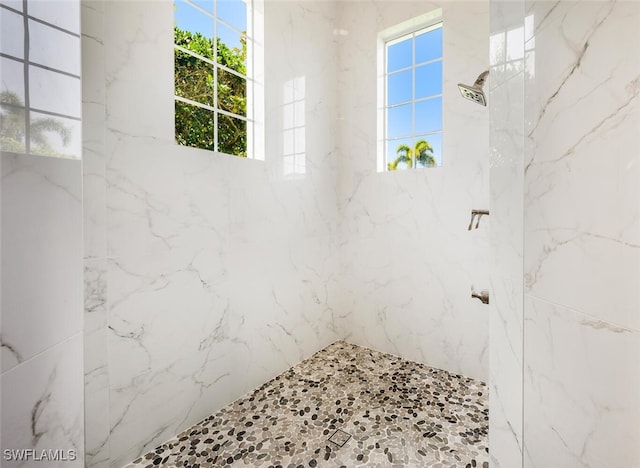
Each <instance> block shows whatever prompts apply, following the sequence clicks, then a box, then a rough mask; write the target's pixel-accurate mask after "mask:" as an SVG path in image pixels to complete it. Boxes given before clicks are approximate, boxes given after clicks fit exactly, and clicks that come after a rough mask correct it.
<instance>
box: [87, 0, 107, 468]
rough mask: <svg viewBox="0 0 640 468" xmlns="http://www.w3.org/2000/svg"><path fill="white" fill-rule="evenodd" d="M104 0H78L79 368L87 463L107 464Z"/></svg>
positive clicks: (100, 465)
mask: <svg viewBox="0 0 640 468" xmlns="http://www.w3.org/2000/svg"><path fill="white" fill-rule="evenodd" d="M104 9H105V6H104V2H102V1H99V0H91V1H87V2H82V8H81V26H82V74H83V80H82V114H83V116H84V120H83V135H84V137H83V149H82V150H83V164H82V170H83V174H82V176H83V221H84V310H85V314H84V338H85V339H84V372H85V447H86V457H85V463H86V466H91V467H107V466H109V459H110V451H109V450H110V445H109V443H108V441H109V429H110V428H109V410H110V408H109V372H108V367H107V364H108V361H107V358H108V348H107V336H108V328H107V242H106V229H105V228H106V212H107V210H106V208H107V207H106V193H107V180H106V130H105V125H106V114H105V107H106V102H105V80H104V73H105V55H104Z"/></svg>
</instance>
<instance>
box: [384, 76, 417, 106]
mask: <svg viewBox="0 0 640 468" xmlns="http://www.w3.org/2000/svg"><path fill="white" fill-rule="evenodd" d="M412 93H413V70H406V71H402V72H398V73H394V74H393V75H389V76H388V77H387V105H388V106H391V105H393V104H399V103H401V102H407V101H410V100H411V94H412Z"/></svg>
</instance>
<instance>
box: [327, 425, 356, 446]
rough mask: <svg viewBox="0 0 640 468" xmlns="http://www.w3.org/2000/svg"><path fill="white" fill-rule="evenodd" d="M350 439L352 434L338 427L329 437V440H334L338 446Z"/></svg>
mask: <svg viewBox="0 0 640 468" xmlns="http://www.w3.org/2000/svg"><path fill="white" fill-rule="evenodd" d="M349 439H351V434H347V433H346V432H344V431H341V430H340V429H338V430H337V431H336V432H334V433H333V435H332V436H331V437H329V442H333V443H334V444H336V445H337V446H338V447H342V446H343V445H344V444H346V443H347V441H348V440H349Z"/></svg>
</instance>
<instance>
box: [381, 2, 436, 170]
mask: <svg viewBox="0 0 640 468" xmlns="http://www.w3.org/2000/svg"><path fill="white" fill-rule="evenodd" d="M443 24H444V23H443V18H442V9H441V8H438V9H436V10H433V11H430V12H428V13H425V14H423V15H420V16H417V17H415V18H412V19H410V20H408V21H404V22H402V23H400V24H397V25H395V26H392V27H390V28H387V29H385V30H383V31H381V32H380V33H379V34H378V40H377V52H378V53H377V142H376V148H377V151H376V153H377V171H378V172H388V170H387V154H386V152H387V142H388V141H389V140H390V139H388V138H387V118H386V115H387V108H388V106H387V77H388V75H389V74H388V73H387V47H388V45H389V44H390V43H391V44H392V43H394V42H395V41H400V40H403V39H406V37H407V36H410V35H413V36H415V35H417V34H418V35H419V34H420V33H421V32H423V31H424V30H425V29H428V28H433V29H435V28H437V27H443ZM441 60H442V61H443V62H444V51H443V55H442V58H441ZM428 63H430V62H428ZM415 68H416V65H415V50H414V58H413V61H412V65H411V69H412V70H413V73H414V80H413V90H412V93H411V96H412V98H411V101H408V102H411V103H412V104H415V102H420V101H423V100H427V99H431V98H433V97H435V95H434V96H430V97H428V98H424V99H423V98H421V99H420V100H418V101H416V99H415ZM407 69H409V68H408V67H407ZM443 86H444V79H443ZM443 91H444V90H443ZM443 113H444V109H443ZM412 116H413V118H415V112H412ZM436 133H439V134H443V133H444V132H443V130H440V131H438V132H433V133H432V134H436ZM420 135H423V133H420ZM410 136H412V137H413V136H415V135H413V129H412V134H411V135H410ZM391 140H393V139H391ZM441 156H442V155H441ZM412 169H415V168H412Z"/></svg>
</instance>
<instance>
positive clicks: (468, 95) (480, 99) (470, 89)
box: [458, 70, 489, 106]
mask: <svg viewBox="0 0 640 468" xmlns="http://www.w3.org/2000/svg"><path fill="white" fill-rule="evenodd" d="M488 74H489V70H486V71H483V72H482V73H480V75H479V76H478V78H477V79H476V82H475V83H473V85H471V86H469V85H466V84H462V83H458V89H459V90H460V94H462V97H463V98H465V99H469V100H470V101H473V102H477V103H478V104H482V105H483V106H486V105H487V98H486V97H485V95H484V91H483V90H482V87H483V86H484V80H485V79H486V77H487V75H488Z"/></svg>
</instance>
